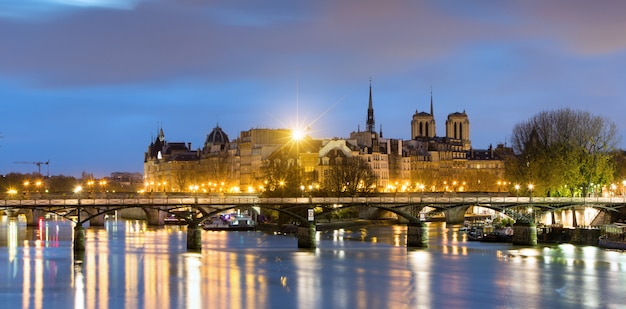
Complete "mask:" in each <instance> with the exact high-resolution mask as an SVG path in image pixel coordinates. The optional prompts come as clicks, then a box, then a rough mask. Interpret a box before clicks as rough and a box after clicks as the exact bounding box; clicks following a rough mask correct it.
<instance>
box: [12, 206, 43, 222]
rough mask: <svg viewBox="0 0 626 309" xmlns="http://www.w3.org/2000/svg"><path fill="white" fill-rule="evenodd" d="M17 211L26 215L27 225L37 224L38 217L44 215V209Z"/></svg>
mask: <svg viewBox="0 0 626 309" xmlns="http://www.w3.org/2000/svg"><path fill="white" fill-rule="evenodd" d="M19 213H22V214H24V216H25V217H26V225H28V226H38V225H39V217H43V216H44V215H45V213H44V211H43V210H41V209H23V210H21V211H19ZM16 216H17V213H16Z"/></svg>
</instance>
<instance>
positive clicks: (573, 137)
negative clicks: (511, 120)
mask: <svg viewBox="0 0 626 309" xmlns="http://www.w3.org/2000/svg"><path fill="white" fill-rule="evenodd" d="M616 144H617V127H616V125H615V124H614V123H612V122H611V121H609V120H608V119H606V118H603V117H600V116H594V115H592V114H590V113H589V112H584V111H575V110H572V109H569V108H565V109H559V110H552V111H544V112H541V113H539V114H537V115H535V116H533V117H532V118H530V119H529V120H527V121H524V122H521V123H518V124H517V125H516V126H515V127H514V128H513V134H512V147H513V151H514V153H515V156H514V157H513V158H510V159H509V160H508V161H507V165H506V174H507V177H508V178H509V179H512V180H514V181H516V182H517V183H520V184H529V183H532V184H533V186H534V188H533V189H532V190H533V192H532V193H533V194H537V195H546V196H572V195H576V194H581V195H583V196H586V195H588V194H590V193H593V192H595V190H597V188H598V186H600V187H601V186H602V185H606V184H608V183H610V182H611V181H612V179H613V173H614V165H613V161H612V159H613V153H614V150H615V145H616ZM522 188H523V189H524V190H529V189H528V187H527V186H522Z"/></svg>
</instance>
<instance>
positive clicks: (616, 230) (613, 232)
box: [598, 223, 626, 250]
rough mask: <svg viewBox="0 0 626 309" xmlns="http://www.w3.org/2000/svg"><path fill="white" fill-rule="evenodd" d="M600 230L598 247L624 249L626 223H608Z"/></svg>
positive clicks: (625, 247) (625, 244) (625, 246)
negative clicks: (601, 231)
mask: <svg viewBox="0 0 626 309" xmlns="http://www.w3.org/2000/svg"><path fill="white" fill-rule="evenodd" d="M602 230H603V233H602V236H600V239H598V246H599V247H600V248H606V249H619V250H626V224H624V223H613V224H608V225H605V226H603V227H602Z"/></svg>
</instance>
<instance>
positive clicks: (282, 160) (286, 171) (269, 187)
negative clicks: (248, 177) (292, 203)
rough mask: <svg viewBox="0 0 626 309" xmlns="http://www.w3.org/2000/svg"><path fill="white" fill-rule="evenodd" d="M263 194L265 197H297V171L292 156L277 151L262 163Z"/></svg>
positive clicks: (298, 189)
mask: <svg viewBox="0 0 626 309" xmlns="http://www.w3.org/2000/svg"><path fill="white" fill-rule="evenodd" d="M263 172H264V174H265V181H267V183H266V184H265V186H266V187H265V192H264V194H265V195H267V196H297V195H298V192H299V191H300V188H299V183H300V181H299V180H300V179H299V172H300V171H299V169H298V167H297V166H296V164H295V158H294V155H291V154H290V153H289V152H287V151H278V152H276V153H275V154H274V155H273V156H271V157H270V158H269V159H268V160H266V161H265V162H264V166H263Z"/></svg>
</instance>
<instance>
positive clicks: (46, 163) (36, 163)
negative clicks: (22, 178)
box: [13, 160, 50, 176]
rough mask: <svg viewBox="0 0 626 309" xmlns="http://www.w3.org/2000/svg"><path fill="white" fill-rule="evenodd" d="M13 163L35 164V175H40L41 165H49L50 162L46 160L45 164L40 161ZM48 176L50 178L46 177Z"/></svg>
mask: <svg viewBox="0 0 626 309" xmlns="http://www.w3.org/2000/svg"><path fill="white" fill-rule="evenodd" d="M13 163H17V164H35V165H37V173H38V174H39V175H41V165H42V164H45V165H49V164H50V160H48V161H46V162H41V161H38V162H23V161H22V162H13ZM48 176H50V175H48Z"/></svg>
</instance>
